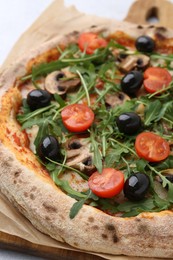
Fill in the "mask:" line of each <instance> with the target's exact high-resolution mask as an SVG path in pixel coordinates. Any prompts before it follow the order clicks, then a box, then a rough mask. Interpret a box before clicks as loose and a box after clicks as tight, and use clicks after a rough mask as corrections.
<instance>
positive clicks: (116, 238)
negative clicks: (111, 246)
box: [112, 234, 119, 243]
mask: <svg viewBox="0 0 173 260" xmlns="http://www.w3.org/2000/svg"><path fill="white" fill-rule="evenodd" d="M112 239H113V242H114V243H117V242H118V241H119V239H118V237H117V235H116V234H114V235H113V237H112Z"/></svg>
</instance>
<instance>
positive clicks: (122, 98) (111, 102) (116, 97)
mask: <svg viewBox="0 0 173 260" xmlns="http://www.w3.org/2000/svg"><path fill="white" fill-rule="evenodd" d="M127 100H130V98H129V96H127V95H126V94H125V93H123V92H119V93H115V94H107V95H106V96H105V101H106V106H107V107H108V106H109V107H111V108H114V107H115V106H119V105H121V104H123V103H125V102H126V101H127Z"/></svg>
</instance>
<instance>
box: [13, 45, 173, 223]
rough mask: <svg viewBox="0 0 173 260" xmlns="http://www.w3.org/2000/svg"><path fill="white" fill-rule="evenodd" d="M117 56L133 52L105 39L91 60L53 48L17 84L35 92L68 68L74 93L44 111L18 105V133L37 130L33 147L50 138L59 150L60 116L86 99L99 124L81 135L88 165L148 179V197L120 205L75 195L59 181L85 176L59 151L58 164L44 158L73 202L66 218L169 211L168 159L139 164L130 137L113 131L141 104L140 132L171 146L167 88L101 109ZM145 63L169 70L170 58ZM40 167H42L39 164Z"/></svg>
mask: <svg viewBox="0 0 173 260" xmlns="http://www.w3.org/2000/svg"><path fill="white" fill-rule="evenodd" d="M117 49H118V50H119V51H123V53H126V54H132V55H136V54H138V52H137V51H134V52H133V51H131V50H130V51H129V50H128V48H126V47H124V46H122V45H120V44H118V43H117V42H115V41H114V40H111V41H110V42H109V43H108V45H107V47H106V48H100V49H98V50H96V51H95V52H94V53H93V54H92V55H87V54H86V53H85V51H84V52H81V51H80V49H79V47H78V46H77V44H70V45H69V46H68V47H66V48H65V49H61V48H60V46H57V52H58V53H59V58H58V59H57V60H55V61H51V62H49V63H43V64H39V65H37V66H35V67H33V68H32V73H31V74H30V75H26V76H24V77H23V78H22V79H21V80H22V81H25V80H27V81H28V80H31V82H32V83H33V86H34V87H35V88H40V86H39V84H38V81H37V79H39V78H40V77H46V76H47V75H48V74H49V73H51V72H53V71H56V70H62V69H64V68H68V69H69V71H70V72H72V73H74V74H75V75H76V77H79V78H80V80H81V86H80V87H79V88H78V90H77V91H76V92H75V93H67V96H66V100H64V99H63V98H62V97H61V96H59V95H58V94H54V95H53V97H52V99H53V100H52V102H51V104H50V105H49V106H47V107H44V108H40V109H37V110H35V111H31V110H30V108H29V106H28V105H27V102H26V99H24V100H23V105H22V112H21V113H19V114H18V115H17V120H18V121H19V123H20V124H21V125H22V129H28V128H31V127H33V126H35V125H37V126H38V133H37V136H36V138H35V141H34V144H35V146H36V151H37V148H38V146H39V144H40V142H41V140H42V138H43V137H44V136H46V135H50V134H52V135H54V136H55V137H56V138H57V139H58V140H59V141H61V144H62V147H63V145H64V144H65V143H66V141H67V140H68V138H69V137H71V136H72V135H73V134H72V133H69V132H68V131H67V129H66V128H65V127H64V125H63V122H62V119H61V114H60V113H61V111H62V109H63V108H64V107H65V106H66V105H68V104H71V103H72V104H74V103H78V102H79V101H80V100H81V99H82V98H86V100H87V103H88V105H89V106H90V107H91V109H92V110H93V111H94V114H95V119H96V121H97V122H99V123H94V124H93V125H92V127H91V128H90V129H89V130H88V131H87V134H88V135H89V137H88V138H89V139H90V144H91V152H92V153H93V164H94V165H95V167H96V168H97V170H98V171H99V172H101V171H102V169H103V167H114V168H118V169H120V170H121V171H123V172H124V175H125V179H126V178H127V177H129V176H130V175H131V174H133V173H134V172H138V171H139V172H144V173H145V174H147V175H148V176H149V178H150V190H149V193H148V197H147V198H146V199H144V200H142V201H140V202H132V201H125V202H123V203H122V204H119V203H117V202H116V201H115V200H114V199H102V198H98V197H97V196H96V195H94V194H93V193H92V192H91V190H88V191H87V192H78V191H76V190H74V189H72V187H71V186H70V185H69V183H68V182H67V181H65V180H63V179H62V178H61V177H62V175H63V172H64V171H65V170H68V171H74V172H76V173H77V174H79V175H80V176H81V177H82V178H83V179H84V180H86V181H87V180H88V176H87V175H86V174H84V173H82V172H80V171H79V170H77V169H73V168H71V167H69V166H68V165H67V164H66V154H65V151H64V150H63V149H64V148H62V150H63V151H62V153H63V156H64V160H63V162H54V161H51V160H50V159H47V163H46V164H45V167H46V168H47V170H48V171H49V173H50V176H51V178H52V179H53V181H54V182H55V183H56V185H57V186H59V187H60V188H61V189H62V190H63V191H64V192H65V193H66V194H68V195H69V196H71V197H72V198H74V199H76V202H75V203H74V204H73V206H72V208H71V211H70V218H71V219H73V218H74V217H75V216H76V215H77V214H78V212H79V211H80V209H81V208H82V206H83V205H84V204H85V203H86V204H89V205H92V206H95V207H98V208H100V209H102V210H104V211H106V212H109V213H110V214H116V213H119V212H122V216H123V217H131V216H135V215H138V214H140V213H141V212H143V211H148V212H155V211H156V212H157V211H160V210H165V209H169V208H170V207H171V204H172V203H173V184H172V183H171V182H170V181H169V180H168V179H167V178H166V177H165V175H164V172H165V170H167V169H173V156H172V155H170V156H169V157H168V158H167V159H166V160H164V161H163V162H160V163H156V164H154V165H151V164H150V163H148V162H147V161H145V160H144V159H139V158H138V156H137V155H136V152H135V149H134V143H135V139H136V136H137V134H136V135H134V136H128V135H125V134H122V133H120V132H119V130H118V128H117V126H116V117H118V116H119V115H120V114H122V113H124V112H135V111H136V109H137V107H138V105H139V104H143V105H144V112H143V113H142V114H141V118H142V124H143V129H142V130H141V131H153V132H155V133H157V134H159V135H161V136H163V137H164V138H165V139H166V140H167V141H170V143H172V140H173V133H172V128H173V101H172V99H173V83H172V82H171V83H170V85H169V86H168V87H167V88H166V89H165V91H164V92H160V91H158V92H157V93H153V94H147V95H145V96H141V97H138V98H132V99H130V100H128V101H126V102H124V103H123V104H121V105H117V106H115V107H113V108H109V109H107V108H106V104H105V97H106V95H107V94H109V95H113V94H116V93H119V92H120V91H121V87H120V84H118V83H117V79H121V78H122V76H121V75H120V73H119V69H118V65H117V60H116V57H115V56H114V54H113V53H114V50H117ZM147 55H149V56H150V59H151V61H159V60H160V59H161V60H164V61H165V63H164V66H167V67H168V68H170V69H173V68H172V67H171V66H172V65H171V63H172V61H173V55H172V54H171V55H164V54H158V53H152V54H147ZM99 82H103V84H104V89H100V88H98V87H97V83H99ZM91 94H96V95H97V98H96V102H95V104H94V105H93V104H91V100H90V95H91ZM42 163H43V162H42ZM156 177H159V178H160V180H161V183H162V186H163V188H164V189H166V190H167V199H166V200H165V199H163V198H160V196H159V195H158V193H157V190H156V189H154V182H155V179H156Z"/></svg>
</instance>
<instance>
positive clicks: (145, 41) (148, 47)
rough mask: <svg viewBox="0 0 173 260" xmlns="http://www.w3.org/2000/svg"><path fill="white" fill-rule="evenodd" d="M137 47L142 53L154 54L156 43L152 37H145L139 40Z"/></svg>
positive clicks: (136, 43)
mask: <svg viewBox="0 0 173 260" xmlns="http://www.w3.org/2000/svg"><path fill="white" fill-rule="evenodd" d="M135 46H136V49H137V50H138V51H140V52H152V51H153V50H154V48H155V42H154V40H153V39H152V38H151V37H149V36H147V35H143V36H140V37H138V38H137V40H136V42H135Z"/></svg>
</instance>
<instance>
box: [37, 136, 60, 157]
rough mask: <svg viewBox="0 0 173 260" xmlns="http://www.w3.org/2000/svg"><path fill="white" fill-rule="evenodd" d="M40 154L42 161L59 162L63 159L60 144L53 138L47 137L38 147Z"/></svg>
mask: <svg viewBox="0 0 173 260" xmlns="http://www.w3.org/2000/svg"><path fill="white" fill-rule="evenodd" d="M38 154H39V156H40V158H41V159H47V158H48V159H51V160H53V161H59V160H60V159H61V153H60V144H59V142H58V140H57V139H56V138H55V137H53V136H46V137H44V138H43V140H42V141H41V143H40V145H39V147H38Z"/></svg>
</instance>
